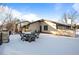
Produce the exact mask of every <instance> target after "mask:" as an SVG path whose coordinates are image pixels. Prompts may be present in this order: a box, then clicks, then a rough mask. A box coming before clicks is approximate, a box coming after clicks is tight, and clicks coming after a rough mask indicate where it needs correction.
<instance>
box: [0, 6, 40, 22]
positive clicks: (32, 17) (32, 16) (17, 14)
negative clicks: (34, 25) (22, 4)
mask: <svg viewBox="0 0 79 59" xmlns="http://www.w3.org/2000/svg"><path fill="white" fill-rule="evenodd" d="M0 12H3V13H4V16H5V14H6V13H10V12H11V14H12V16H13V18H18V19H22V20H21V21H25V20H28V21H36V20H39V19H40V17H38V16H37V15H36V14H34V13H29V14H25V15H24V14H23V13H21V12H19V11H17V10H16V9H12V8H9V7H8V6H1V7H0ZM1 15H2V14H1ZM4 16H3V17H4ZM3 17H2V18H3Z"/></svg>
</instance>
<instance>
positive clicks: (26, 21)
mask: <svg viewBox="0 0 79 59" xmlns="http://www.w3.org/2000/svg"><path fill="white" fill-rule="evenodd" d="M25 22H28V23H30V22H29V21H21V22H18V23H17V24H20V23H25Z"/></svg>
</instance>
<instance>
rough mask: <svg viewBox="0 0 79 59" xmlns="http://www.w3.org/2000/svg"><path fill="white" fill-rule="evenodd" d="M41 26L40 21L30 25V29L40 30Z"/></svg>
mask: <svg viewBox="0 0 79 59" xmlns="http://www.w3.org/2000/svg"><path fill="white" fill-rule="evenodd" d="M39 26H40V23H39V22H36V23H33V24H31V25H29V30H30V31H35V30H37V31H38V30H39V29H40V28H39Z"/></svg>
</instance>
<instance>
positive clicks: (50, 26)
mask: <svg viewBox="0 0 79 59" xmlns="http://www.w3.org/2000/svg"><path fill="white" fill-rule="evenodd" d="M44 25H48V30H44ZM41 26H42V32H48V33H50V32H51V31H56V24H55V23H52V22H48V21H44V22H41Z"/></svg>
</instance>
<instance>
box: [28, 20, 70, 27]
mask: <svg viewBox="0 0 79 59" xmlns="http://www.w3.org/2000/svg"><path fill="white" fill-rule="evenodd" d="M43 21H49V22H52V23H56V24H61V25H65V26H71V25H70V24H63V23H59V22H55V21H51V20H45V19H40V20H37V21H34V22H31V23H29V24H28V25H30V24H33V23H36V22H43Z"/></svg>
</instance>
